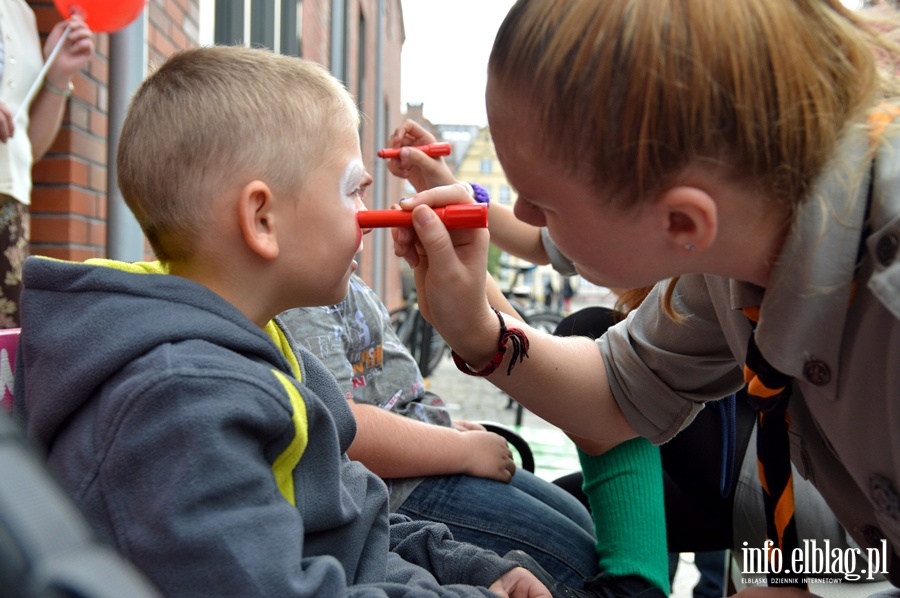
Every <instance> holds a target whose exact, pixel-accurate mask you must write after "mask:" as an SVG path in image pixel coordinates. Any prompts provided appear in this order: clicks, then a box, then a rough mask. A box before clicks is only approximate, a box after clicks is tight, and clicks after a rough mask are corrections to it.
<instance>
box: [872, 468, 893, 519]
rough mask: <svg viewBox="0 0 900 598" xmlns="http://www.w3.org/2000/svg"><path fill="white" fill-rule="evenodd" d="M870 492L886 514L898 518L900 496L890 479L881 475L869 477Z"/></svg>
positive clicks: (876, 503)
mask: <svg viewBox="0 0 900 598" xmlns="http://www.w3.org/2000/svg"><path fill="white" fill-rule="evenodd" d="M869 492H870V494H871V496H872V500H874V501H875V506H876V507H878V510H880V511H881V512H882V513H884V514H885V515H888V516H890V517H891V519H896V518H897V516H898V515H900V496H897V491H896V490H894V485H893V484H892V483H891V481H890V480H889V479H887V478H886V477H884V476H880V475H873V476H872V477H871V478H869Z"/></svg>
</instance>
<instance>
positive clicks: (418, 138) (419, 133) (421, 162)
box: [387, 119, 456, 192]
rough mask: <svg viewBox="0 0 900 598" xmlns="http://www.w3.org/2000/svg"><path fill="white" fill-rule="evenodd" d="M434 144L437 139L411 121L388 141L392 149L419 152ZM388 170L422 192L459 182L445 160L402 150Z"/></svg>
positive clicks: (389, 161)
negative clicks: (418, 149)
mask: <svg viewBox="0 0 900 598" xmlns="http://www.w3.org/2000/svg"><path fill="white" fill-rule="evenodd" d="M434 141H435V138H434V135H432V134H431V133H429V132H428V131H426V130H425V129H424V128H423V127H422V126H421V125H420V124H419V123H417V122H415V121H412V120H409V119H407V120H406V121H404V122H403V124H401V125H400V126H399V127H397V128H396V129H395V130H394V132H393V133H392V134H391V136H390V137H389V138H388V144H389V145H388V146H389V147H401V148H415V147H416V146H417V145H427V144H429V143H434ZM387 167H388V170H389V171H390V172H391V174H393V175H394V176H396V177H399V178H402V179H407V180H408V181H409V182H410V184H412V186H413V187H414V188H415V190H416V191H419V192H421V191H425V190H426V189H431V188H433V187H439V186H441V185H452V184H453V183H455V182H456V179H455V178H454V177H453V173H452V172H450V168H448V167H447V164H446V162H444V159H443V158H441V157H437V158H432V157H431V156H429V155H427V154H425V153H424V152H420V151H417V150H415V149H402V150H401V151H400V157H399V158H389V159H388V160H387Z"/></svg>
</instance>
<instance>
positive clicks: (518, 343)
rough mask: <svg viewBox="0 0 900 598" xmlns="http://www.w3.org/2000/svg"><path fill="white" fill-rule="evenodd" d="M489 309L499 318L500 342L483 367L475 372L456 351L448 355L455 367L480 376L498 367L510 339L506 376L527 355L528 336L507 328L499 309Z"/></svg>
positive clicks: (515, 329) (491, 372)
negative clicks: (511, 352) (511, 351)
mask: <svg viewBox="0 0 900 598" xmlns="http://www.w3.org/2000/svg"><path fill="white" fill-rule="evenodd" d="M491 309H493V310H494V313H495V314H497V319H498V320H500V343H499V346H498V347H497V352H496V353H494V356H493V357H492V358H491V361H490V362H489V363H488V364H487V365H486V366H484V368H482V369H480V370H478V371H477V372H476V371H473V370H472V368H470V367H469V364H467V363H466V362H465V361H463V358H462V357H460V356H459V355H457V353H456V351H450V356H451V357H453V363H455V364H456V367H457V369H459V371H460V372H462V373H463V374H468V375H469V376H482V377H483V376H490V375H491V374H493V373H494V370H496V369H497V368H498V367H500V364H501V363H502V362H503V356H504V355H505V354H506V345H507V344H508V343H509V341H510V340H511V341H512V345H513V354H512V358H511V359H510V360H509V366H508V367H507V368H506V375H507V376H509V375H510V374H512V369H513V366H515V365H516V363H521V362H522V361H523V360H524V359H525V358H526V357H528V337H527V336H525V332H523V331H522V330H521V329H519V328H507V327H506V322H505V321H504V320H503V315H502V314H501V313H500V311H499V310H497V308H495V307H491Z"/></svg>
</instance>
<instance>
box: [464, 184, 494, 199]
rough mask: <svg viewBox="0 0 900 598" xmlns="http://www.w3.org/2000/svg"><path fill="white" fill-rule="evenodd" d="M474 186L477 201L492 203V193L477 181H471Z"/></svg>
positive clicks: (473, 193) (473, 194)
mask: <svg viewBox="0 0 900 598" xmlns="http://www.w3.org/2000/svg"><path fill="white" fill-rule="evenodd" d="M469 184H470V185H471V186H472V197H474V198H475V203H483V204H490V203H491V194H490V193H488V191H487V189H485V188H484V187H482V186H481V185H479V184H477V183H469Z"/></svg>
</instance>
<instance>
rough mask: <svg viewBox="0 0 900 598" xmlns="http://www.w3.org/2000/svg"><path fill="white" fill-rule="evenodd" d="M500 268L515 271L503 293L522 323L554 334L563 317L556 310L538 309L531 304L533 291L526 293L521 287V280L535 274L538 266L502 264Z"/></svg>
mask: <svg viewBox="0 0 900 598" xmlns="http://www.w3.org/2000/svg"><path fill="white" fill-rule="evenodd" d="M500 267H501V268H503V269H504V270H514V273H513V276H512V279H511V280H510V283H509V286H508V287H507V288H506V289H505V290H504V291H503V294H504V295H505V296H506V299H507V300H508V301H509V303H510V305H512V306H513V308H515V310H516V311H517V312H519V317H520V318H522V321H523V322H525V323H526V324H528V325H529V326H531V327H532V328H537V329H538V330H542V331H544V332H548V333H550V334H553V331H554V330H556V327H557V326H558V325H559V323H560V322H562V319H563V315H562V314H561V313H560V312H559V311H557V310H554V309H548V308H546V307H536V306H534V305H533V304H529V303H530V300H531V298H532V293H531V289H530V288H529V289H527V290H526V291H522V290H520V287H519V280H521V278H522V277H523V276H525V274H527V273H529V272H533V271H534V270H535V268H537V266H535V265H534V264H528V265H527V266H513V265H511V264H508V263H504V262H500ZM526 300H528V301H529V303H526Z"/></svg>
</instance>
